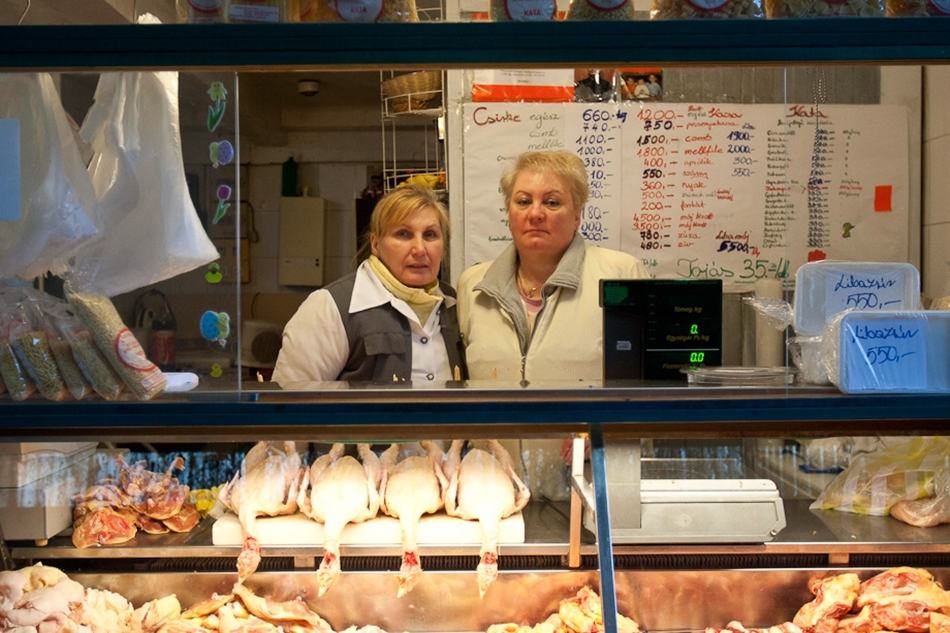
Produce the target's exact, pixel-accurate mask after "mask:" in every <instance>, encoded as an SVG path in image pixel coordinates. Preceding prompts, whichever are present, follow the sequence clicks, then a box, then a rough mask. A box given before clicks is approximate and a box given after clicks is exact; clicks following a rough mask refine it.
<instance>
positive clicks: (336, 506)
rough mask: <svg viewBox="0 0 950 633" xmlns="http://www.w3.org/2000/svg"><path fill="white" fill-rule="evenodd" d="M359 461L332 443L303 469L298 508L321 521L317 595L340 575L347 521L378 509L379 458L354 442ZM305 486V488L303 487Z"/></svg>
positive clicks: (368, 515) (366, 516)
mask: <svg viewBox="0 0 950 633" xmlns="http://www.w3.org/2000/svg"><path fill="white" fill-rule="evenodd" d="M356 448H357V451H358V452H359V456H360V460H361V461H362V464H361V463H360V461H357V460H356V458H354V457H350V456H349V455H344V451H345V449H346V445H345V444H334V445H333V447H332V448H331V449H330V452H329V453H327V454H326V455H322V456H320V457H318V458H317V459H316V461H314V463H313V464H312V465H311V466H310V467H309V468H308V469H307V474H306V475H305V477H304V484H303V485H302V486H301V487H300V492H299V495H298V500H297V504H298V505H299V506H300V510H301V512H303V513H304V514H305V515H307V516H308V517H310V518H311V519H313V520H314V521H318V522H320V523H323V561H322V562H321V563H320V568H319V569H318V570H317V585H318V587H319V588H320V589H319V595H321V596H322V595H323V594H325V593H326V592H327V590H328V589H329V588H330V587H331V586H332V585H333V583H335V582H336V580H337V578H339V577H340V536H341V535H342V534H343V528H345V527H346V524H347V523H362V522H363V521H366V520H368V519H372V518H373V517H375V516H376V512H377V511H378V510H379V483H380V478H381V476H382V473H381V470H382V469H381V466H380V463H379V458H378V457H376V454H375V453H373V451H372V450H370V447H369V444H358V445H357V447H356ZM308 486H309V488H310V489H309V491H308V490H307V487H308Z"/></svg>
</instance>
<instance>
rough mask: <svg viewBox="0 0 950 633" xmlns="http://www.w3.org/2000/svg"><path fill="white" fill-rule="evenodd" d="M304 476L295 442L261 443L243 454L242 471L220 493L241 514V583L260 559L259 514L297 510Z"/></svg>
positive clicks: (220, 498)
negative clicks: (242, 536) (242, 542)
mask: <svg viewBox="0 0 950 633" xmlns="http://www.w3.org/2000/svg"><path fill="white" fill-rule="evenodd" d="M303 477H304V469H303V465H302V463H301V461H300V455H298V454H297V447H296V444H295V443H294V442H283V443H282V444H280V445H278V444H277V443H276V442H258V443H257V444H256V445H255V446H254V447H253V448H252V449H251V450H249V451H248V452H247V455H245V456H244V461H243V462H242V463H241V470H240V471H239V472H238V473H236V474H235V475H234V478H233V479H232V480H231V481H230V482H229V483H228V484H227V485H226V486H225V487H224V488H222V490H221V492H220V493H219V495H218V500H219V501H220V502H221V503H222V505H224V507H226V508H228V509H230V510H231V511H233V512H234V513H235V514H237V515H238V519H239V520H240V521H241V526H242V527H243V528H244V545H243V547H242V548H241V554H240V555H239V556H238V562H237V567H238V583H239V584H240V583H242V582H244V580H246V579H247V577H248V576H250V575H251V574H253V573H254V571H255V570H256V569H257V566H258V565H259V564H260V562H261V546H260V542H259V540H258V539H259V533H258V530H257V524H256V519H257V517H260V516H278V515H283V514H293V513H295V512H296V511H297V496H298V491H299V490H300V489H301V488H303Z"/></svg>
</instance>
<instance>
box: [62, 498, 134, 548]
mask: <svg viewBox="0 0 950 633" xmlns="http://www.w3.org/2000/svg"><path fill="white" fill-rule="evenodd" d="M136 531H137V529H136V527H135V516H134V515H132V516H130V515H129V514H126V513H123V512H121V511H118V510H115V509H113V508H112V507H111V506H108V507H105V508H100V509H98V510H95V511H93V512H87V513H86V514H82V515H80V517H79V518H78V519H77V520H76V521H75V523H74V524H73V535H72V541H73V545H75V546H76V547H77V548H79V549H83V548H85V547H92V546H93V545H115V544H117V543H125V542H126V541H128V540H130V539H131V538H132V537H134V536H135V532H136Z"/></svg>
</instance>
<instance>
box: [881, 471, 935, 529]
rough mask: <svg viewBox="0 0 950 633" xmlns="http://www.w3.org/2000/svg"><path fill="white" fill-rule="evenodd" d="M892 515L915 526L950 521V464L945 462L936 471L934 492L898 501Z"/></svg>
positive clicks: (892, 509) (928, 525) (933, 525)
mask: <svg viewBox="0 0 950 633" xmlns="http://www.w3.org/2000/svg"><path fill="white" fill-rule="evenodd" d="M891 516H892V517H894V518H895V519H898V520H899V521H903V522H904V523H908V524H910V525H913V526H915V527H936V526H938V525H940V524H941V523H950V466H948V465H947V464H944V466H943V467H942V468H938V469H937V471H936V472H935V473H934V493H933V495H931V496H929V497H923V498H921V499H914V500H913V501H898V502H897V503H895V504H894V505H893V506H891Z"/></svg>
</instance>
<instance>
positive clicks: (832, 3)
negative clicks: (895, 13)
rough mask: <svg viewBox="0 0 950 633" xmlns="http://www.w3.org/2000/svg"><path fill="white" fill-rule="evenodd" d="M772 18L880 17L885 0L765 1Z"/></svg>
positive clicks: (768, 14)
mask: <svg viewBox="0 0 950 633" xmlns="http://www.w3.org/2000/svg"><path fill="white" fill-rule="evenodd" d="M765 15H766V17H770V18H799V17H835V16H879V15H884V0H765Z"/></svg>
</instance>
